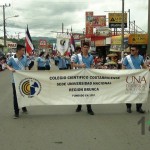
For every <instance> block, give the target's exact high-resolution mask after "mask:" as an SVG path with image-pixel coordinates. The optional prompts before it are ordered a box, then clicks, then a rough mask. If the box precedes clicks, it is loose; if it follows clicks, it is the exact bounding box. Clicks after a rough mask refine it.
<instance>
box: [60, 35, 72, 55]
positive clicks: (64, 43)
mask: <svg viewBox="0 0 150 150" xmlns="http://www.w3.org/2000/svg"><path fill="white" fill-rule="evenodd" d="M69 41H70V34H66V33H59V34H57V51H59V52H60V54H61V55H64V54H65V52H66V51H68V48H69Z"/></svg>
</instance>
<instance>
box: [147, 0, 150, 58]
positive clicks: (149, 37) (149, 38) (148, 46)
mask: <svg viewBox="0 0 150 150" xmlns="http://www.w3.org/2000/svg"><path fill="white" fill-rule="evenodd" d="M149 11H150V0H148V45H147V54H148V55H149V56H150V12H149Z"/></svg>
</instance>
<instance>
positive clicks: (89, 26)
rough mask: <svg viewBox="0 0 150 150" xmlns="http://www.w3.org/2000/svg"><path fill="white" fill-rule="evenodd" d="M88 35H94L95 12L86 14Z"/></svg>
mask: <svg viewBox="0 0 150 150" xmlns="http://www.w3.org/2000/svg"><path fill="white" fill-rule="evenodd" d="M85 17H86V35H92V34H93V12H86V13H85Z"/></svg>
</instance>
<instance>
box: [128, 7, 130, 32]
mask: <svg viewBox="0 0 150 150" xmlns="http://www.w3.org/2000/svg"><path fill="white" fill-rule="evenodd" d="M128 12H129V34H130V9H129V10H128Z"/></svg>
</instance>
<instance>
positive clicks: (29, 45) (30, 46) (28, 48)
mask: <svg viewBox="0 0 150 150" xmlns="http://www.w3.org/2000/svg"><path fill="white" fill-rule="evenodd" d="M25 46H26V53H28V54H31V53H32V51H33V50H34V47H33V44H32V39H31V36H30V33H29V30H28V26H27V30H26V37H25Z"/></svg>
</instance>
